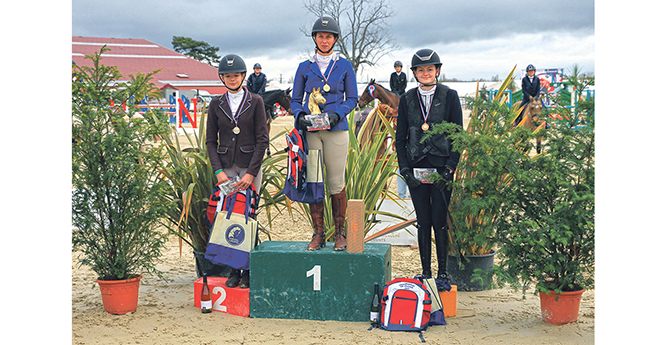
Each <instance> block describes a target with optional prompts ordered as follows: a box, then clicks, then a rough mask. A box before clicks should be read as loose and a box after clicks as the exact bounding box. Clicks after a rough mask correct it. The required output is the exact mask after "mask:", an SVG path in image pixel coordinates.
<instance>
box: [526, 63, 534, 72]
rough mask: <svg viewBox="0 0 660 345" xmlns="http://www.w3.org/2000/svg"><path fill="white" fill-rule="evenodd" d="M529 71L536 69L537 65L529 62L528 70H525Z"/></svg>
mask: <svg viewBox="0 0 660 345" xmlns="http://www.w3.org/2000/svg"><path fill="white" fill-rule="evenodd" d="M529 71H536V67H534V65H532V64H529V65H528V66H527V70H526V71H525V72H529Z"/></svg>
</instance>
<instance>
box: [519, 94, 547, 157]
mask: <svg viewBox="0 0 660 345" xmlns="http://www.w3.org/2000/svg"><path fill="white" fill-rule="evenodd" d="M521 103H522V101H518V102H516V103H515V104H514V105H513V109H519V108H520V104H521ZM541 112H543V103H542V102H541V98H540V97H533V98H532V100H531V101H530V102H529V103H527V104H526V105H525V109H524V110H523V112H522V113H521V114H520V115H518V117H517V118H516V119H515V120H514V123H513V125H514V126H523V127H525V128H527V129H529V130H530V131H532V132H534V133H538V132H540V131H541V130H542V129H545V120H540V119H539V115H540V114H541ZM542 140H543V138H542V136H541V134H540V133H539V134H538V136H537V137H536V153H541V151H542V147H541V141H542Z"/></svg>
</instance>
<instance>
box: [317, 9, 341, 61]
mask: <svg viewBox="0 0 660 345" xmlns="http://www.w3.org/2000/svg"><path fill="white" fill-rule="evenodd" d="M317 32H329V33H331V34H333V35H335V38H337V39H338V38H339V35H340V33H341V31H340V30H339V23H337V21H336V20H334V19H332V18H330V17H321V18H319V19H317V20H316V22H315V23H314V26H312V39H313V38H314V36H316V33H317ZM335 43H337V42H336V41H335ZM314 44H315V45H316V49H318V51H320V52H321V53H323V54H327V53H329V52H330V51H332V49H334V47H335V45H334V44H333V45H332V47H330V50H328V51H322V50H321V49H319V46H318V44H316V42H314Z"/></svg>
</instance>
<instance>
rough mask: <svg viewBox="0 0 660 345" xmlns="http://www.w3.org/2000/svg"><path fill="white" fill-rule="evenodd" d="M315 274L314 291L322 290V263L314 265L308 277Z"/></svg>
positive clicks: (308, 272)
mask: <svg viewBox="0 0 660 345" xmlns="http://www.w3.org/2000/svg"><path fill="white" fill-rule="evenodd" d="M309 276H314V291H321V265H314V267H312V269H311V270H309V271H307V277H309Z"/></svg>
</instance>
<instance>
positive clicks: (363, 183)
mask: <svg viewBox="0 0 660 345" xmlns="http://www.w3.org/2000/svg"><path fill="white" fill-rule="evenodd" d="M376 114H377V116H380V117H381V120H382V123H383V129H381V130H378V131H375V134H374V137H373V139H372V140H369V141H367V142H366V143H365V144H364V145H362V146H361V145H360V143H359V141H358V139H357V137H356V136H355V121H354V120H355V111H352V112H351V113H350V114H349V118H348V120H349V121H348V123H349V129H348V132H349V148H348V156H347V158H346V171H345V174H344V181H345V184H346V199H347V200H350V199H359V200H363V201H364V208H365V214H364V224H365V228H364V235H365V236H366V234H367V233H368V232H369V231H370V230H371V229H372V228H373V227H374V225H375V224H376V223H375V222H376V215H385V216H389V217H393V218H396V219H400V220H402V221H405V220H406V219H405V218H403V217H401V216H399V215H397V214H393V213H390V212H385V211H381V210H380V206H381V205H382V203H383V199H384V197H386V196H387V197H390V198H392V199H395V198H397V197H396V195H395V194H394V193H392V192H390V191H389V190H388V189H387V182H388V180H389V179H390V177H392V176H395V175H396V172H397V164H396V155H395V154H388V152H387V150H384V151H383V150H381V148H382V146H383V144H384V143H385V141H386V139H387V137H388V135H389V136H390V137H392V138H393V137H394V129H393V128H392V126H391V125H390V124H389V122H387V120H386V118H385V116H384V115H383V114H381V113H380V112H378V111H376ZM325 187H326V191H325V200H324V205H325V207H324V217H323V218H324V222H323V224H324V226H325V230H326V238H328V239H330V238H331V237H332V236H333V235H334V231H335V226H334V222H333V221H332V219H333V218H332V201H331V196H330V192H329V190H328V187H327V184H326V186H325ZM299 204H300V203H299ZM300 205H301V209H302V210H303V212H304V213H305V215H306V217H307V220H308V221H309V224H310V226H311V224H312V219H311V216H310V213H309V207H308V206H307V204H300Z"/></svg>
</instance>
